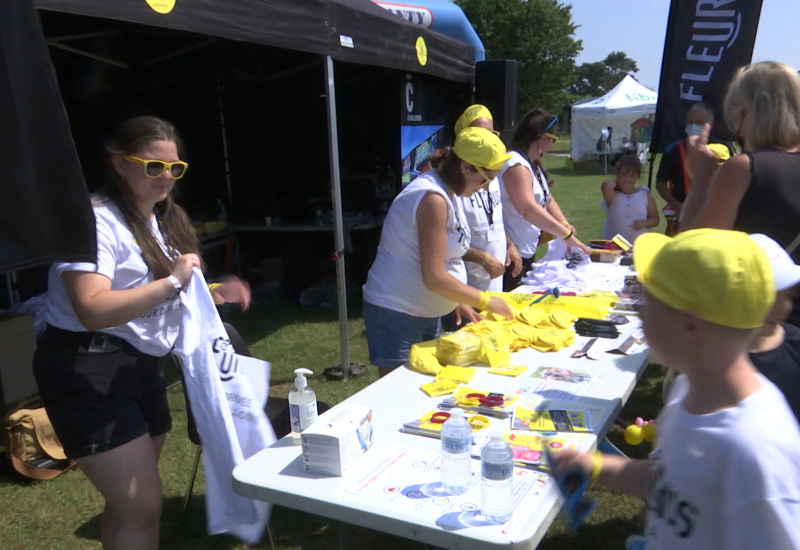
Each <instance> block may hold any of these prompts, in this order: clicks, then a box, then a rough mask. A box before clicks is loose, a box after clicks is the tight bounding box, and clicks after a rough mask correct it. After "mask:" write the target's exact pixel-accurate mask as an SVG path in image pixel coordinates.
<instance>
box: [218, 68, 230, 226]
mask: <svg viewBox="0 0 800 550" xmlns="http://www.w3.org/2000/svg"><path fill="white" fill-rule="evenodd" d="M222 90H224V86H223V85H222V83H221V82H220V80H219V78H217V105H218V106H219V129H220V132H222V159H223V162H224V163H225V186H226V188H227V190H228V211H229V212H230V210H231V209H232V207H233V189H231V165H230V160H229V159H228V129H227V127H226V126H225V102H224V101H223V100H222Z"/></svg>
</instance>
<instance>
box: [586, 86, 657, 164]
mask: <svg viewBox="0 0 800 550" xmlns="http://www.w3.org/2000/svg"><path fill="white" fill-rule="evenodd" d="M657 102H658V94H657V93H656V92H654V91H653V90H649V89H647V88H645V87H644V86H642V85H641V84H639V83H638V82H637V81H636V80H635V79H634V78H633V77H632V76H630V75H626V76H625V78H623V79H622V80H621V81H620V82H619V84H617V85H616V86H614V88H613V89H611V90H610V91H609V92H608V93H606V94H605V95H603V96H601V97H598V98H597V99H593V100H591V101H587V102H585V103H578V104H574V105H572V117H571V121H572V128H571V132H572V146H571V149H570V156H571V157H572V159H573V160H578V161H579V160H582V159H583V158H585V157H586V156H587V155H591V154H594V153H597V148H596V144H597V140H598V139H599V138H600V133H601V130H602V129H603V128H605V127H606V126H611V127H612V128H613V129H614V131H613V134H612V145H613V147H614V149H618V148H619V146H620V145H621V144H622V138H623V137H630V132H631V124H632V123H633V121H635V120H636V119H638V118H641V117H643V116H647V115H651V114H654V113H655V112H656V103H657Z"/></svg>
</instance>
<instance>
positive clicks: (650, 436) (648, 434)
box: [642, 422, 656, 443]
mask: <svg viewBox="0 0 800 550" xmlns="http://www.w3.org/2000/svg"><path fill="white" fill-rule="evenodd" d="M642 437H643V438H644V440H645V441H649V442H650V443H652V442H653V441H655V440H656V425H655V423H653V422H648V423H647V424H645V425H644V426H642Z"/></svg>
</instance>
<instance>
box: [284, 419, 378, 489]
mask: <svg viewBox="0 0 800 550" xmlns="http://www.w3.org/2000/svg"><path fill="white" fill-rule="evenodd" d="M300 440H301V444H302V446H303V469H304V470H306V471H307V472H315V473H318V474H329V475H334V476H341V475H343V474H344V473H345V472H346V471H347V470H348V469H349V468H351V467H352V466H353V464H355V463H356V462H357V461H358V459H359V458H360V457H361V456H363V455H364V453H366V452H367V450H369V448H370V447H372V409H371V408H369V407H366V406H363V405H350V406H345V407H335V408H333V409H331V410H329V411H327V412H326V413H324V414H322V415H320V417H319V418H317V420H316V422H314V423H313V424H311V426H309V427H308V428H306V429H305V430H304V431H303V433H301V434H300Z"/></svg>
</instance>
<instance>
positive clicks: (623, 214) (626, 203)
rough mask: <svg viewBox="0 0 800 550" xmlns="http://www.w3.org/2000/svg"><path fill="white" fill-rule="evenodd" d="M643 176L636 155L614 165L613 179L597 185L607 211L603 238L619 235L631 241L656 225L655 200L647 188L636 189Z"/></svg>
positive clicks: (656, 211) (601, 204)
mask: <svg viewBox="0 0 800 550" xmlns="http://www.w3.org/2000/svg"><path fill="white" fill-rule="evenodd" d="M641 173H642V163H641V162H640V161H639V159H638V158H637V157H636V155H625V156H624V157H622V158H621V159H619V161H618V162H617V170H616V176H617V177H616V179H615V180H606V181H604V182H603V183H602V184H601V185H600V191H601V192H602V193H603V202H601V203H600V206H602V207H603V210H605V212H606V223H605V225H604V226H603V238H604V239H611V238H613V237H614V235H617V234H619V235H622V236H623V237H625V238H626V239H627V240H628V241H630V242H633V241H634V240H636V237H638V236H639V235H641V234H642V233H647V232H648V231H650V229H651V228H653V227H655V226H657V225H658V222H659V218H658V208H657V207H656V201H655V200H654V199H653V196H652V195H651V194H650V189H648V188H647V187H636V183H637V182H638V181H639V176H640V175H641Z"/></svg>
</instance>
